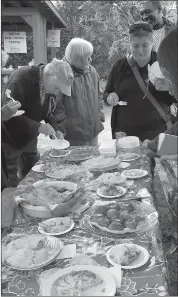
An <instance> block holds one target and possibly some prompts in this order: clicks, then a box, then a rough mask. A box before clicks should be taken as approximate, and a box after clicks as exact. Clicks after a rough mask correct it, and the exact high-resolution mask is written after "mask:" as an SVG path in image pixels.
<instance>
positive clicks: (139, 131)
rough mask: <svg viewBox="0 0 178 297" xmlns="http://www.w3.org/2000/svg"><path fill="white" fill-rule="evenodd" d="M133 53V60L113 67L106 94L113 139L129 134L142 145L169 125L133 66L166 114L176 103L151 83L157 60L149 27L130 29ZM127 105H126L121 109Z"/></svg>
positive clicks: (122, 61) (119, 61)
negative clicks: (139, 80)
mask: <svg viewBox="0 0 178 297" xmlns="http://www.w3.org/2000/svg"><path fill="white" fill-rule="evenodd" d="M129 40H130V52H131V56H130V57H129V60H128V59H127V58H123V59H120V60H118V61H117V62H116V63H115V65H114V66H113V68H112V70H111V73H110V75H109V77H108V81H107V85H106V88H105V92H104V100H105V102H107V103H108V104H109V105H111V106H113V110H112V117H111V128H112V135H113V138H115V133H116V132H120V131H122V132H125V133H126V134H127V135H128V136H132V135H133V136H137V137H139V138H140V140H141V141H143V140H145V139H153V138H154V137H155V136H156V135H157V134H159V133H161V132H163V131H165V129H166V123H165V122H164V120H163V119H162V117H161V116H160V114H159V112H158V111H157V109H156V108H155V107H154V106H153V105H152V103H151V101H150V100H149V99H148V97H147V94H145V93H144V92H143V91H142V89H141V87H140V85H139V83H138V81H137V79H136V77H135V75H134V73H133V71H132V69H131V68H132V67H131V66H130V63H132V65H135V66H136V67H137V70H138V73H139V75H140V78H141V80H142V82H143V85H145V86H146V87H147V89H148V90H149V91H150V92H151V94H152V95H153V96H154V97H155V99H156V101H157V102H158V103H159V104H160V106H161V107H162V109H163V110H164V111H165V113H166V114H169V111H170V106H171V104H172V102H173V101H174V100H175V98H174V97H173V96H171V95H170V94H169V93H168V92H167V91H165V92H160V91H157V90H156V89H155V87H154V86H153V85H152V84H151V83H150V82H149V80H148V64H150V65H152V64H153V63H154V62H155V61H156V60H157V57H156V53H155V52H153V51H152V45H153V29H152V26H151V25H150V24H148V23H144V22H138V23H136V24H133V25H131V26H130V28H129ZM119 101H123V102H124V105H121V104H122V102H119Z"/></svg>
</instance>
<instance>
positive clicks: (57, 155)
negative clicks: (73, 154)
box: [49, 150, 70, 158]
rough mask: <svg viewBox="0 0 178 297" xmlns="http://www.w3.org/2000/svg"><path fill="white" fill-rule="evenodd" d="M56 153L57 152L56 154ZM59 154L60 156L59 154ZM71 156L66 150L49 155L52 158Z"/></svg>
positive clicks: (53, 151)
mask: <svg viewBox="0 0 178 297" xmlns="http://www.w3.org/2000/svg"><path fill="white" fill-rule="evenodd" d="M55 151H56V152H55ZM58 152H59V154H58ZM69 154H70V151H69V150H66V151H63V150H62V151H61V150H52V152H51V153H50V154H49V155H50V157H52V158H63V157H66V156H68V155H69Z"/></svg>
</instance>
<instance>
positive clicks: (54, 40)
mask: <svg viewBox="0 0 178 297" xmlns="http://www.w3.org/2000/svg"><path fill="white" fill-rule="evenodd" d="M47 45H48V46H50V47H60V30H48V34H47Z"/></svg>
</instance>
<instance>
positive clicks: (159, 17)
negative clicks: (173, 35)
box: [140, 0, 175, 52]
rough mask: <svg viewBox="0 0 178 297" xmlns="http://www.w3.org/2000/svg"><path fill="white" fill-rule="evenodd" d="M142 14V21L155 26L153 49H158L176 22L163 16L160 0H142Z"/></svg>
mask: <svg viewBox="0 0 178 297" xmlns="http://www.w3.org/2000/svg"><path fill="white" fill-rule="evenodd" d="M140 16H141V18H142V21H144V22H148V23H149V24H151V25H152V26H153V50H154V51H156V52H157V51H158V48H159V45H160V43H161V41H162V40H163V39H164V37H165V36H166V35H167V34H168V33H169V32H170V31H171V30H172V29H173V28H174V27H175V23H173V22H171V21H170V20H168V19H167V18H166V17H164V16H163V12H162V6H161V3H160V1H156V0H155V1H142V2H141V9H140Z"/></svg>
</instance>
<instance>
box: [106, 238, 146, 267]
mask: <svg viewBox="0 0 178 297" xmlns="http://www.w3.org/2000/svg"><path fill="white" fill-rule="evenodd" d="M125 247H126V248H128V249H129V248H133V247H134V248H136V249H137V250H138V251H140V254H139V255H138V256H137V257H136V258H135V259H134V260H133V261H131V263H130V264H129V265H122V264H121V268H123V269H136V268H139V267H141V266H143V265H145V264H146V263H147V262H148V260H149V257H150V256H149V252H148V251H147V249H146V248H144V247H143V246H140V245H137V244H133V243H124V244H118V245H116V246H113V247H112V248H110V249H109V250H108V251H107V253H106V258H107V260H108V262H109V263H110V264H111V265H113V266H114V265H117V264H120V261H121V260H120V259H121V258H122V257H123V254H124V251H125Z"/></svg>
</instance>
